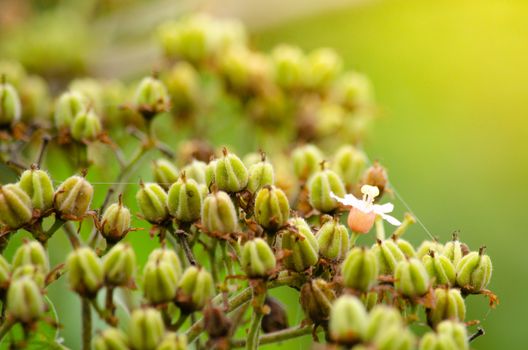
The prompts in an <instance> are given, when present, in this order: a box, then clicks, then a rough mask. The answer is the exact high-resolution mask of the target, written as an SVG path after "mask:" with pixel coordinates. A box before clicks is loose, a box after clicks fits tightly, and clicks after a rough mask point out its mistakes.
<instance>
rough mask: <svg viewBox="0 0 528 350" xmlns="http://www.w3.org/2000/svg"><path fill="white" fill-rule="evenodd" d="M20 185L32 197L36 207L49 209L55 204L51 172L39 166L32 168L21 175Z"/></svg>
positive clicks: (41, 209) (32, 202) (43, 209)
mask: <svg viewBox="0 0 528 350" xmlns="http://www.w3.org/2000/svg"><path fill="white" fill-rule="evenodd" d="M18 185H19V186H20V188H21V189H22V190H24V192H26V193H27V195H28V196H29V198H31V204H32V205H33V208H34V209H38V210H40V211H45V210H48V209H50V208H51V207H52V205H53V192H54V191H53V183H52V181H51V178H50V176H49V174H48V173H47V172H46V171H44V170H40V169H37V168H31V169H28V170H26V171H24V172H23V173H22V175H20V180H19V182H18Z"/></svg>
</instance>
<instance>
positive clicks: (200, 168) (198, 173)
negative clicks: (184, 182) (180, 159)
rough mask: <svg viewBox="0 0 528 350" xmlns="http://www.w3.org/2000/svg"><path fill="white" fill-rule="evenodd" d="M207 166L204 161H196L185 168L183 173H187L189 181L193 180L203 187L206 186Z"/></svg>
mask: <svg viewBox="0 0 528 350" xmlns="http://www.w3.org/2000/svg"><path fill="white" fill-rule="evenodd" d="M206 167H207V164H205V163H204V162H202V161H199V160H196V159H194V160H193V161H192V162H191V163H189V164H187V165H186V166H185V167H183V169H182V172H185V176H186V177H187V179H193V180H194V181H196V182H197V183H199V184H201V185H205V184H206V183H207V182H206V180H205V169H206Z"/></svg>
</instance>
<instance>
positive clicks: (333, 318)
mask: <svg viewBox="0 0 528 350" xmlns="http://www.w3.org/2000/svg"><path fill="white" fill-rule="evenodd" d="M367 325H368V316H367V311H366V310H365V307H364V306H363V304H362V303H361V301H359V299H358V298H356V297H353V296H350V295H343V296H341V297H339V298H338V299H337V300H336V301H335V302H334V304H333V305H332V309H331V311H330V322H329V325H328V331H329V334H330V339H332V341H334V342H335V343H338V344H341V345H345V346H352V345H354V344H356V343H357V342H359V341H361V339H363V337H364V336H365V332H366V330H367Z"/></svg>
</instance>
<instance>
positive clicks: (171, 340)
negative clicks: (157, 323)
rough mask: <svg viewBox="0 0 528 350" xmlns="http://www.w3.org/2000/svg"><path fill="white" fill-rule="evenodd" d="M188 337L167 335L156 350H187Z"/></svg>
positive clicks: (173, 334) (174, 334)
mask: <svg viewBox="0 0 528 350" xmlns="http://www.w3.org/2000/svg"><path fill="white" fill-rule="evenodd" d="M187 349H188V346H187V337H186V336H185V335H183V334H176V333H166V334H165V337H164V338H163V340H162V341H161V343H160V344H159V345H158V347H157V348H156V350H187Z"/></svg>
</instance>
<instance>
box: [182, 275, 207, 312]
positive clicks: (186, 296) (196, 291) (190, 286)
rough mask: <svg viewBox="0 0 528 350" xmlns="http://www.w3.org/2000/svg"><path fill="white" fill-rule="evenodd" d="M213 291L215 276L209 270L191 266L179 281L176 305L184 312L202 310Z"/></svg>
mask: <svg viewBox="0 0 528 350" xmlns="http://www.w3.org/2000/svg"><path fill="white" fill-rule="evenodd" d="M212 293H213V277H212V276H211V274H210V273H209V272H207V270H205V269H203V268H201V267H196V266H189V267H188V268H187V269H186V270H185V271H184V273H183V275H182V277H181V279H180V282H179V283H178V292H177V295H176V305H178V306H179V307H180V309H181V310H182V312H193V311H197V310H201V309H202V308H203V307H204V306H205V304H206V303H207V301H209V299H210V298H211V295H212Z"/></svg>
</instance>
